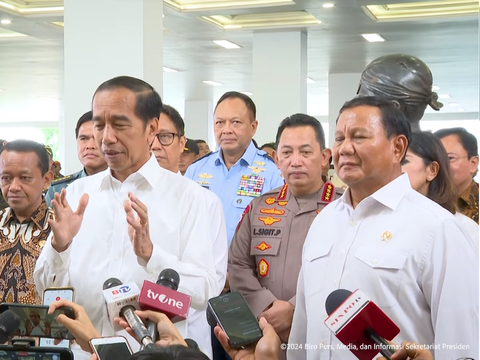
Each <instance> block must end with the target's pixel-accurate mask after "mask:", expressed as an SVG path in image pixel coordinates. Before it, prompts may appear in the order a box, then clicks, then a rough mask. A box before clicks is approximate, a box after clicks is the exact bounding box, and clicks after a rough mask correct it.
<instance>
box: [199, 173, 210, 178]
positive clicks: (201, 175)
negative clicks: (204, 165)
mask: <svg viewBox="0 0 480 360" xmlns="http://www.w3.org/2000/svg"><path fill="white" fill-rule="evenodd" d="M198 177H199V178H200V179H212V178H213V175H210V174H207V173H203V174H198Z"/></svg>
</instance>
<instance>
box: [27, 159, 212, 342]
mask: <svg viewBox="0 0 480 360" xmlns="http://www.w3.org/2000/svg"><path fill="white" fill-rule="evenodd" d="M128 192H132V193H133V194H134V195H135V196H136V197H138V198H139V199H140V201H142V202H143V203H144V204H145V205H146V207H147V209H148V218H149V229H150V238H151V240H152V242H153V253H152V256H151V258H150V260H149V261H148V263H147V264H144V263H143V261H142V260H141V259H138V258H137V256H136V255H135V253H134V251H133V247H132V244H131V241H130V238H129V235H128V224H127V222H126V213H125V210H124V208H123V202H124V201H125V200H126V199H128ZM84 193H87V194H88V195H89V203H88V206H87V208H86V210H85V214H84V218H83V222H82V226H81V228H80V230H79V232H78V234H77V235H76V236H75V237H74V239H73V241H72V244H71V245H70V246H69V248H68V249H67V250H66V251H64V252H62V253H58V252H56V251H55V250H54V249H53V247H52V246H51V238H50V239H49V240H48V241H47V243H46V244H45V247H44V249H43V251H42V253H41V254H40V257H39V259H38V261H37V265H36V267H35V272H34V279H35V285H36V289H37V291H38V292H39V293H42V292H43V290H44V289H45V288H47V287H59V286H72V287H74V288H75V297H76V298H75V301H76V302H77V303H78V304H80V305H82V306H83V307H84V308H85V310H86V311H87V314H88V315H89V317H90V318H91V320H92V322H93V324H94V325H95V327H96V328H97V329H98V330H99V331H101V332H102V335H112V334H113V329H112V327H111V325H110V323H109V321H108V318H107V315H106V310H105V306H104V302H103V295H102V286H103V283H104V281H105V280H106V279H108V278H110V277H116V278H118V279H120V280H121V281H122V282H124V283H127V282H132V281H134V282H136V283H137V285H138V286H139V287H140V288H141V286H142V284H143V281H144V280H150V281H153V282H155V281H156V280H157V277H158V275H159V273H160V272H161V271H162V270H163V269H165V268H172V269H174V270H176V271H177V272H178V273H179V275H180V286H179V289H178V291H180V292H182V293H185V294H187V295H190V296H191V297H192V302H191V307H192V308H194V309H198V310H203V309H205V308H206V304H207V300H208V299H209V298H211V297H213V296H216V295H218V293H219V291H220V290H219V289H218V282H217V278H216V276H215V271H216V270H215V262H214V257H213V250H212V240H211V230H210V223H209V220H208V216H207V207H206V205H205V201H204V195H203V190H202V189H201V188H200V187H198V185H196V184H194V183H193V182H191V181H190V180H188V179H184V178H182V177H179V176H177V175H176V174H174V173H171V172H170V171H167V170H164V169H162V168H161V167H160V166H159V165H158V163H157V161H156V159H155V157H154V156H153V155H152V156H151V157H150V159H149V160H148V161H147V162H146V163H145V164H144V165H143V166H142V167H141V168H140V169H139V170H138V171H137V172H136V173H133V174H132V175H130V176H129V177H128V178H127V179H126V180H125V181H124V182H123V183H122V182H120V181H118V180H117V179H115V178H114V177H113V176H112V175H111V172H110V170H109V169H107V170H105V171H103V172H101V173H98V174H95V175H92V176H88V177H85V178H82V179H79V180H78V181H76V182H75V183H73V184H72V185H70V186H69V187H68V189H67V200H68V203H69V204H70V205H71V207H72V208H73V209H74V210H75V209H76V207H77V206H78V202H79V199H80V197H81V196H82V195H83V194H84ZM187 321H188V320H187ZM180 330H182V329H180ZM181 332H182V333H183V335H186V334H187V329H186V328H185V327H184V328H183V330H182V331H181Z"/></svg>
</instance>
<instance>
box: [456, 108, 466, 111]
mask: <svg viewBox="0 0 480 360" xmlns="http://www.w3.org/2000/svg"><path fill="white" fill-rule="evenodd" d="M457 111H460V112H464V111H465V109H464V108H458V109H457Z"/></svg>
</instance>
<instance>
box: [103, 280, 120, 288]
mask: <svg viewBox="0 0 480 360" xmlns="http://www.w3.org/2000/svg"><path fill="white" fill-rule="evenodd" d="M122 284H123V283H122V282H121V281H120V280H118V279H117V278H110V279H107V280H105V282H104V283H103V290H107V289H110V288H112V287H114V286H118V285H122Z"/></svg>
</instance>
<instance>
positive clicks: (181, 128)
mask: <svg viewBox="0 0 480 360" xmlns="http://www.w3.org/2000/svg"><path fill="white" fill-rule="evenodd" d="M162 114H165V115H167V116H168V118H169V119H170V120H172V122H173V125H174V126H175V130H177V134H179V135H180V136H183V135H185V122H184V121H183V119H182V116H181V115H180V113H179V112H178V111H177V110H176V109H175V108H173V107H171V106H170V105H165V104H163V106H162Z"/></svg>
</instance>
